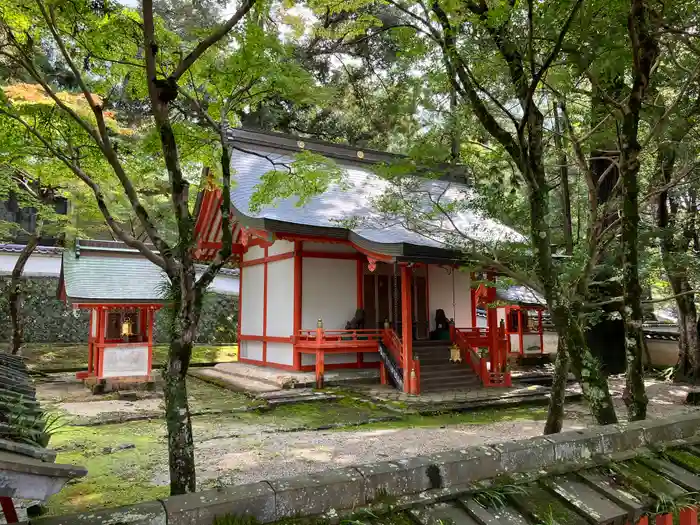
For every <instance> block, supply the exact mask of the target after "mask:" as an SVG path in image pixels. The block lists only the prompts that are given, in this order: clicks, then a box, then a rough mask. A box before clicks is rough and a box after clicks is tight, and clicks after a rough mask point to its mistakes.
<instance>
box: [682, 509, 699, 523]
mask: <svg viewBox="0 0 700 525" xmlns="http://www.w3.org/2000/svg"><path fill="white" fill-rule="evenodd" d="M680 525H698V509H697V508H696V507H686V508H684V509H681V513H680Z"/></svg>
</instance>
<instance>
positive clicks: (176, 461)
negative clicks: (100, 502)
mask: <svg viewBox="0 0 700 525" xmlns="http://www.w3.org/2000/svg"><path fill="white" fill-rule="evenodd" d="M173 286H174V287H175V288H174V290H173V292H174V293H175V295H176V296H177V297H179V296H180V294H182V290H181V288H180V286H179V285H178V284H173ZM187 297H188V300H179V299H176V300H175V301H174V305H173V310H172V316H173V318H172V319H171V323H172V324H171V330H170V346H169V349H168V363H167V365H166V368H165V370H164V379H165V387H164V389H165V392H164V393H165V418H166V422H167V428H168V460H169V465H170V494H171V495H176V494H186V493H189V492H194V491H195V490H196V487H197V484H196V475H195V462H194V440H193V437H192V421H191V419H190V407H189V402H188V398H187V370H188V368H189V363H190V357H191V355H192V346H193V344H194V334H195V331H194V330H193V329H192V326H193V325H194V326H196V325H197V320H198V317H199V311H198V310H199V308H198V306H197V304H196V301H194V300H193V297H194V293H192V294H187ZM199 306H200V307H201V304H200V305H199Z"/></svg>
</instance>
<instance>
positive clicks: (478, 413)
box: [338, 406, 547, 431]
mask: <svg viewBox="0 0 700 525" xmlns="http://www.w3.org/2000/svg"><path fill="white" fill-rule="evenodd" d="M546 417H547V409H546V407H532V406H522V407H512V408H502V409H484V410H474V411H470V412H452V413H445V414H436V415H425V416H422V415H419V414H411V415H407V416H405V417H403V418H401V419H400V420H397V421H381V422H377V423H371V424H369V425H365V426H363V427H362V428H363V430H365V429H377V430H382V429H398V428H423V427H440V426H447V425H487V424H491V423H497V422H499V421H542V420H544V419H545V418H546ZM338 430H341V431H348V430H355V428H353V427H349V428H343V429H338Z"/></svg>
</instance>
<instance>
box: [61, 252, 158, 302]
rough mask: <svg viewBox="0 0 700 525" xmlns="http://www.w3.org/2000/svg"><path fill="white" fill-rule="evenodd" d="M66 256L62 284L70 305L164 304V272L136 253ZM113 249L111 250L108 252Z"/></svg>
mask: <svg viewBox="0 0 700 525" xmlns="http://www.w3.org/2000/svg"><path fill="white" fill-rule="evenodd" d="M84 248H85V247H82V246H78V247H77V248H76V249H75V250H66V251H64V252H63V262H62V265H61V282H62V283H63V285H64V286H65V294H66V299H67V301H68V302H70V303H99V302H109V303H125V304H132V303H154V302H155V303H160V302H163V292H164V290H165V286H166V284H167V282H168V280H167V277H166V275H165V273H164V272H163V270H162V269H161V268H159V267H158V266H156V265H155V264H153V263H152V262H150V261H149V260H148V259H146V258H145V257H143V256H141V255H140V254H139V253H138V252H135V251H133V250H124V249H121V250H118V249H117V248H114V250H118V251H111V252H110V251H103V250H100V251H91V250H85V249H84ZM107 249H109V248H107Z"/></svg>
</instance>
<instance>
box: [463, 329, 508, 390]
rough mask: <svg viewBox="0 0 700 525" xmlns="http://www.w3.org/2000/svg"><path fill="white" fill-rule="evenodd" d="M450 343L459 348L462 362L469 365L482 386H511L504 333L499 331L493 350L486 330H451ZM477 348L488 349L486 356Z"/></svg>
mask: <svg viewBox="0 0 700 525" xmlns="http://www.w3.org/2000/svg"><path fill="white" fill-rule="evenodd" d="M452 342H453V343H454V344H456V345H457V346H458V347H459V349H460V351H461V354H462V360H463V361H466V362H467V363H469V365H470V366H471V368H472V370H473V371H474V373H475V374H476V375H478V376H479V378H480V379H481V383H482V384H483V385H484V386H511V384H512V383H511V376H510V371H509V370H508V361H507V352H508V347H507V344H506V339H505V333H501V331H500V330H499V337H498V345H497V348H495V349H493V348H491V346H492V342H491V339H490V338H489V331H488V328H452ZM479 348H486V349H488V352H487V353H486V355H483V354H482V353H481V352H480V351H479V350H478V349H479Z"/></svg>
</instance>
